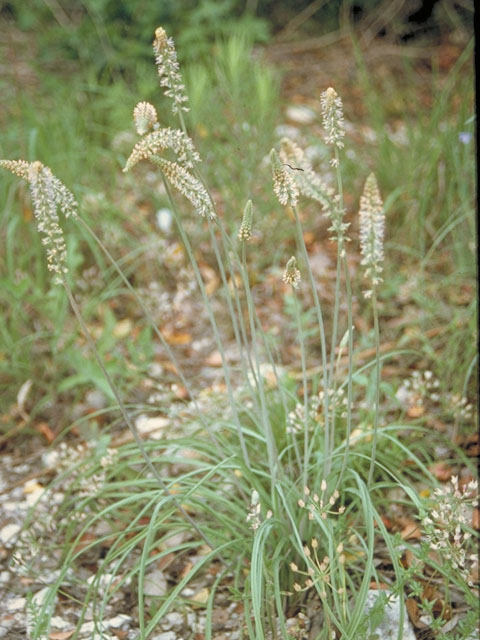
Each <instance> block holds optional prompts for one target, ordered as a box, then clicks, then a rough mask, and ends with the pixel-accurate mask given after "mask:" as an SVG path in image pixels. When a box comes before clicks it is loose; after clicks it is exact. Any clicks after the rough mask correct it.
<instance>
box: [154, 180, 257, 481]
mask: <svg viewBox="0 0 480 640" xmlns="http://www.w3.org/2000/svg"><path fill="white" fill-rule="evenodd" d="M162 179H163V183H164V185H165V190H166V193H167V196H168V199H169V201H170V205H171V207H172V212H173V216H174V218H175V222H176V223H177V227H178V230H179V232H180V236H181V238H182V242H183V244H184V246H185V249H186V251H187V254H188V258H189V260H190V264H191V265H192V268H193V272H194V274H195V279H196V281H197V285H198V288H199V289H200V293H201V294H202V298H203V301H204V302H205V308H206V311H207V314H208V318H209V320H210V324H211V327H212V329H213V334H214V337H215V342H216V344H217V348H218V351H219V353H220V358H221V360H222V369H223V375H224V378H225V384H226V386H227V393H228V398H229V403H230V408H231V410H232V413H233V419H234V421H235V426H236V428H237V433H238V439H239V442H240V447H241V449H242V455H243V460H244V462H245V464H246V466H247V467H248V469H251V465H250V459H249V456H248V451H247V446H246V444H245V438H244V436H243V432H242V427H241V425H240V418H239V416H238V411H237V404H236V402H235V397H234V395H233V387H232V382H231V379H230V367H229V365H228V362H227V359H226V357H225V350H224V348H223V343H222V339H221V337H220V332H219V330H218V326H217V321H216V320H215V316H214V314H213V311H212V306H211V304H210V300H209V299H208V295H207V292H206V290H205V284H204V282H203V278H202V274H201V273H200V269H199V267H198V263H197V259H196V258H195V255H194V253H193V249H192V246H191V244H190V240H189V239H188V236H187V234H186V233H185V229H184V228H183V224H182V221H181V218H180V216H179V214H178V211H177V207H176V205H175V201H174V199H173V197H172V194H171V191H170V187H169V185H168V182H167V180H166V178H165V176H164V175H163V172H162Z"/></svg>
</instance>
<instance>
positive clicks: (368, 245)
mask: <svg viewBox="0 0 480 640" xmlns="http://www.w3.org/2000/svg"><path fill="white" fill-rule="evenodd" d="M359 218H360V248H361V252H362V262H361V264H362V265H363V266H364V267H366V268H365V277H366V278H368V279H369V280H370V282H371V284H372V287H373V288H375V287H376V286H377V285H378V284H379V283H380V282H382V278H381V277H380V274H381V272H382V271H383V266H382V263H383V237H384V233H385V213H384V211H383V203H382V199H381V197H380V192H379V190H378V185H377V180H376V178H375V175H374V174H373V173H371V174H370V175H369V176H368V178H367V180H366V181H365V187H364V189H363V194H362V197H361V198H360V211H359ZM371 295H372V291H371V290H368V291H365V292H364V296H365V297H366V298H369V297H371Z"/></svg>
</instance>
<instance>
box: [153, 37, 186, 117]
mask: <svg viewBox="0 0 480 640" xmlns="http://www.w3.org/2000/svg"><path fill="white" fill-rule="evenodd" d="M153 51H154V53H155V62H156V64H157V69H158V75H159V77H160V86H162V87H165V92H164V93H165V95H166V96H168V97H169V98H172V100H173V105H172V111H173V113H178V112H179V111H188V110H189V109H188V107H187V106H186V105H185V103H186V102H188V97H187V95H186V93H185V86H184V84H183V80H182V76H181V74H180V67H179V64H178V60H177V52H176V51H175V44H174V42H173V39H172V38H168V37H167V34H166V33H165V29H162V27H158V29H156V31H155V40H154V41H153Z"/></svg>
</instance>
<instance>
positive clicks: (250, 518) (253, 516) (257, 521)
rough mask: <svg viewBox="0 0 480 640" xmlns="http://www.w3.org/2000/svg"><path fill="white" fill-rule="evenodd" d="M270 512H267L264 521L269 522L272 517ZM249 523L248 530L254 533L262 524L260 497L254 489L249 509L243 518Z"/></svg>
mask: <svg viewBox="0 0 480 640" xmlns="http://www.w3.org/2000/svg"><path fill="white" fill-rule="evenodd" d="M272 515H273V514H272V512H271V511H270V510H269V511H267V513H266V515H265V520H269V519H270V518H271V517H272ZM245 520H246V521H247V522H249V523H250V529H253V531H256V530H257V529H258V527H259V526H260V525H261V524H262V505H261V504H260V496H259V494H258V491H257V490H256V489H254V490H253V491H252V497H251V499H250V508H249V511H248V513H247V517H246V518H245Z"/></svg>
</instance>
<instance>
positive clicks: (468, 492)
mask: <svg viewBox="0 0 480 640" xmlns="http://www.w3.org/2000/svg"><path fill="white" fill-rule="evenodd" d="M477 491H478V482H477V481H476V480H471V481H470V482H469V483H468V484H466V485H465V486H463V487H462V488H461V487H460V486H459V482H458V477H457V476H452V478H451V481H450V484H447V485H445V486H444V487H442V488H438V489H435V491H434V505H433V508H432V509H431V510H430V513H429V515H428V516H426V517H424V518H423V520H422V524H423V530H424V535H425V539H426V542H427V544H428V546H429V548H430V549H432V550H433V551H439V552H440V554H439V558H440V559H441V561H442V562H445V563H448V564H449V565H450V566H451V567H452V568H453V569H454V570H456V571H458V573H459V574H460V575H461V576H462V578H463V579H464V580H465V581H466V582H467V583H468V585H469V586H470V587H473V581H472V574H473V573H474V572H475V570H476V568H477V567H478V556H477V554H476V553H473V554H468V547H469V542H470V539H471V533H470V531H468V528H469V527H470V525H471V518H472V507H476V506H477V505H478V493H477Z"/></svg>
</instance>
